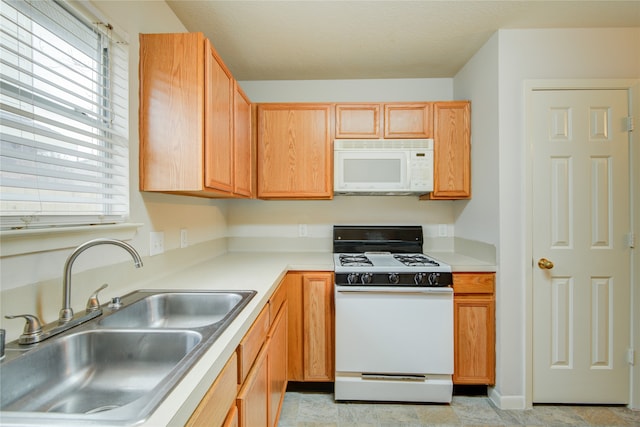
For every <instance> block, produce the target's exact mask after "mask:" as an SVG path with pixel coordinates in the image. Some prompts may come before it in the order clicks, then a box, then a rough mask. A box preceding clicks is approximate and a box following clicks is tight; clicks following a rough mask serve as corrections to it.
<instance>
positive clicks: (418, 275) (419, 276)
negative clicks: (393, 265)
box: [413, 273, 427, 285]
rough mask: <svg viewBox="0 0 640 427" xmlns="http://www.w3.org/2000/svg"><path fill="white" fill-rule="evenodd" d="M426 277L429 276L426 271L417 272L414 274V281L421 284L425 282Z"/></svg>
mask: <svg viewBox="0 0 640 427" xmlns="http://www.w3.org/2000/svg"><path fill="white" fill-rule="evenodd" d="M426 278H427V274H426V273H416V275H415V276H413V281H414V282H415V283H416V285H421V284H423V283H424V281H425V279H426Z"/></svg>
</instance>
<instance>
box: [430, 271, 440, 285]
mask: <svg viewBox="0 0 640 427" xmlns="http://www.w3.org/2000/svg"><path fill="white" fill-rule="evenodd" d="M439 278H440V274H438V273H429V284H430V285H431V286H438V279H439Z"/></svg>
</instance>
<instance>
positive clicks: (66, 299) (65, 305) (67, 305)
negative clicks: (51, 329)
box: [58, 239, 142, 323]
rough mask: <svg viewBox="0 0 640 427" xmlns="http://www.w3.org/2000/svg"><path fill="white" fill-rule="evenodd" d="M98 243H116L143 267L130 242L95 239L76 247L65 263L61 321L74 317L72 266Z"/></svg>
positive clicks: (135, 263) (67, 320) (135, 262)
mask: <svg viewBox="0 0 640 427" xmlns="http://www.w3.org/2000/svg"><path fill="white" fill-rule="evenodd" d="M97 245H115V246H120V247H121V248H123V249H125V250H126V251H127V252H129V254H130V255H131V257H132V258H133V262H134V265H135V267H136V268H140V267H142V258H140V255H139V254H138V252H137V251H136V250H135V248H134V247H133V246H131V245H130V244H128V243H126V242H123V241H121V240H116V239H94V240H89V241H88V242H85V243H83V244H81V245H80V246H78V247H77V248H75V250H74V251H73V252H72V253H71V255H69V258H67V261H66V262H65V264H64V275H63V277H62V309H61V310H60V317H59V319H58V320H59V321H60V323H67V322H69V321H70V320H71V319H72V318H73V309H72V308H71V267H73V263H74V261H75V260H76V258H77V257H78V255H80V254H81V253H82V252H84V251H86V250H87V249H89V248H90V247H92V246H97Z"/></svg>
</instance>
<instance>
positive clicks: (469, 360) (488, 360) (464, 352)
mask: <svg viewBox="0 0 640 427" xmlns="http://www.w3.org/2000/svg"><path fill="white" fill-rule="evenodd" d="M494 288H495V274H494V273H454V274H453V291H454V297H453V308H454V315H453V319H454V372H453V383H454V384H475V385H484V384H486V385H491V384H494V383H495V328H496V324H495V292H494Z"/></svg>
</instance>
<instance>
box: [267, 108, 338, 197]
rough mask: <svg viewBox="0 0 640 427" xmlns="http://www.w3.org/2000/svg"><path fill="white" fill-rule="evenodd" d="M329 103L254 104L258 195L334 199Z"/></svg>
mask: <svg viewBox="0 0 640 427" xmlns="http://www.w3.org/2000/svg"><path fill="white" fill-rule="evenodd" d="M330 123H331V105H328V104H262V105H259V106H258V149H257V151H258V197H260V198H265V199H269V198H284V199H330V198H332V197H333V174H332V171H333V168H332V164H331V162H332V158H333V157H332V136H331V127H330Z"/></svg>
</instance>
